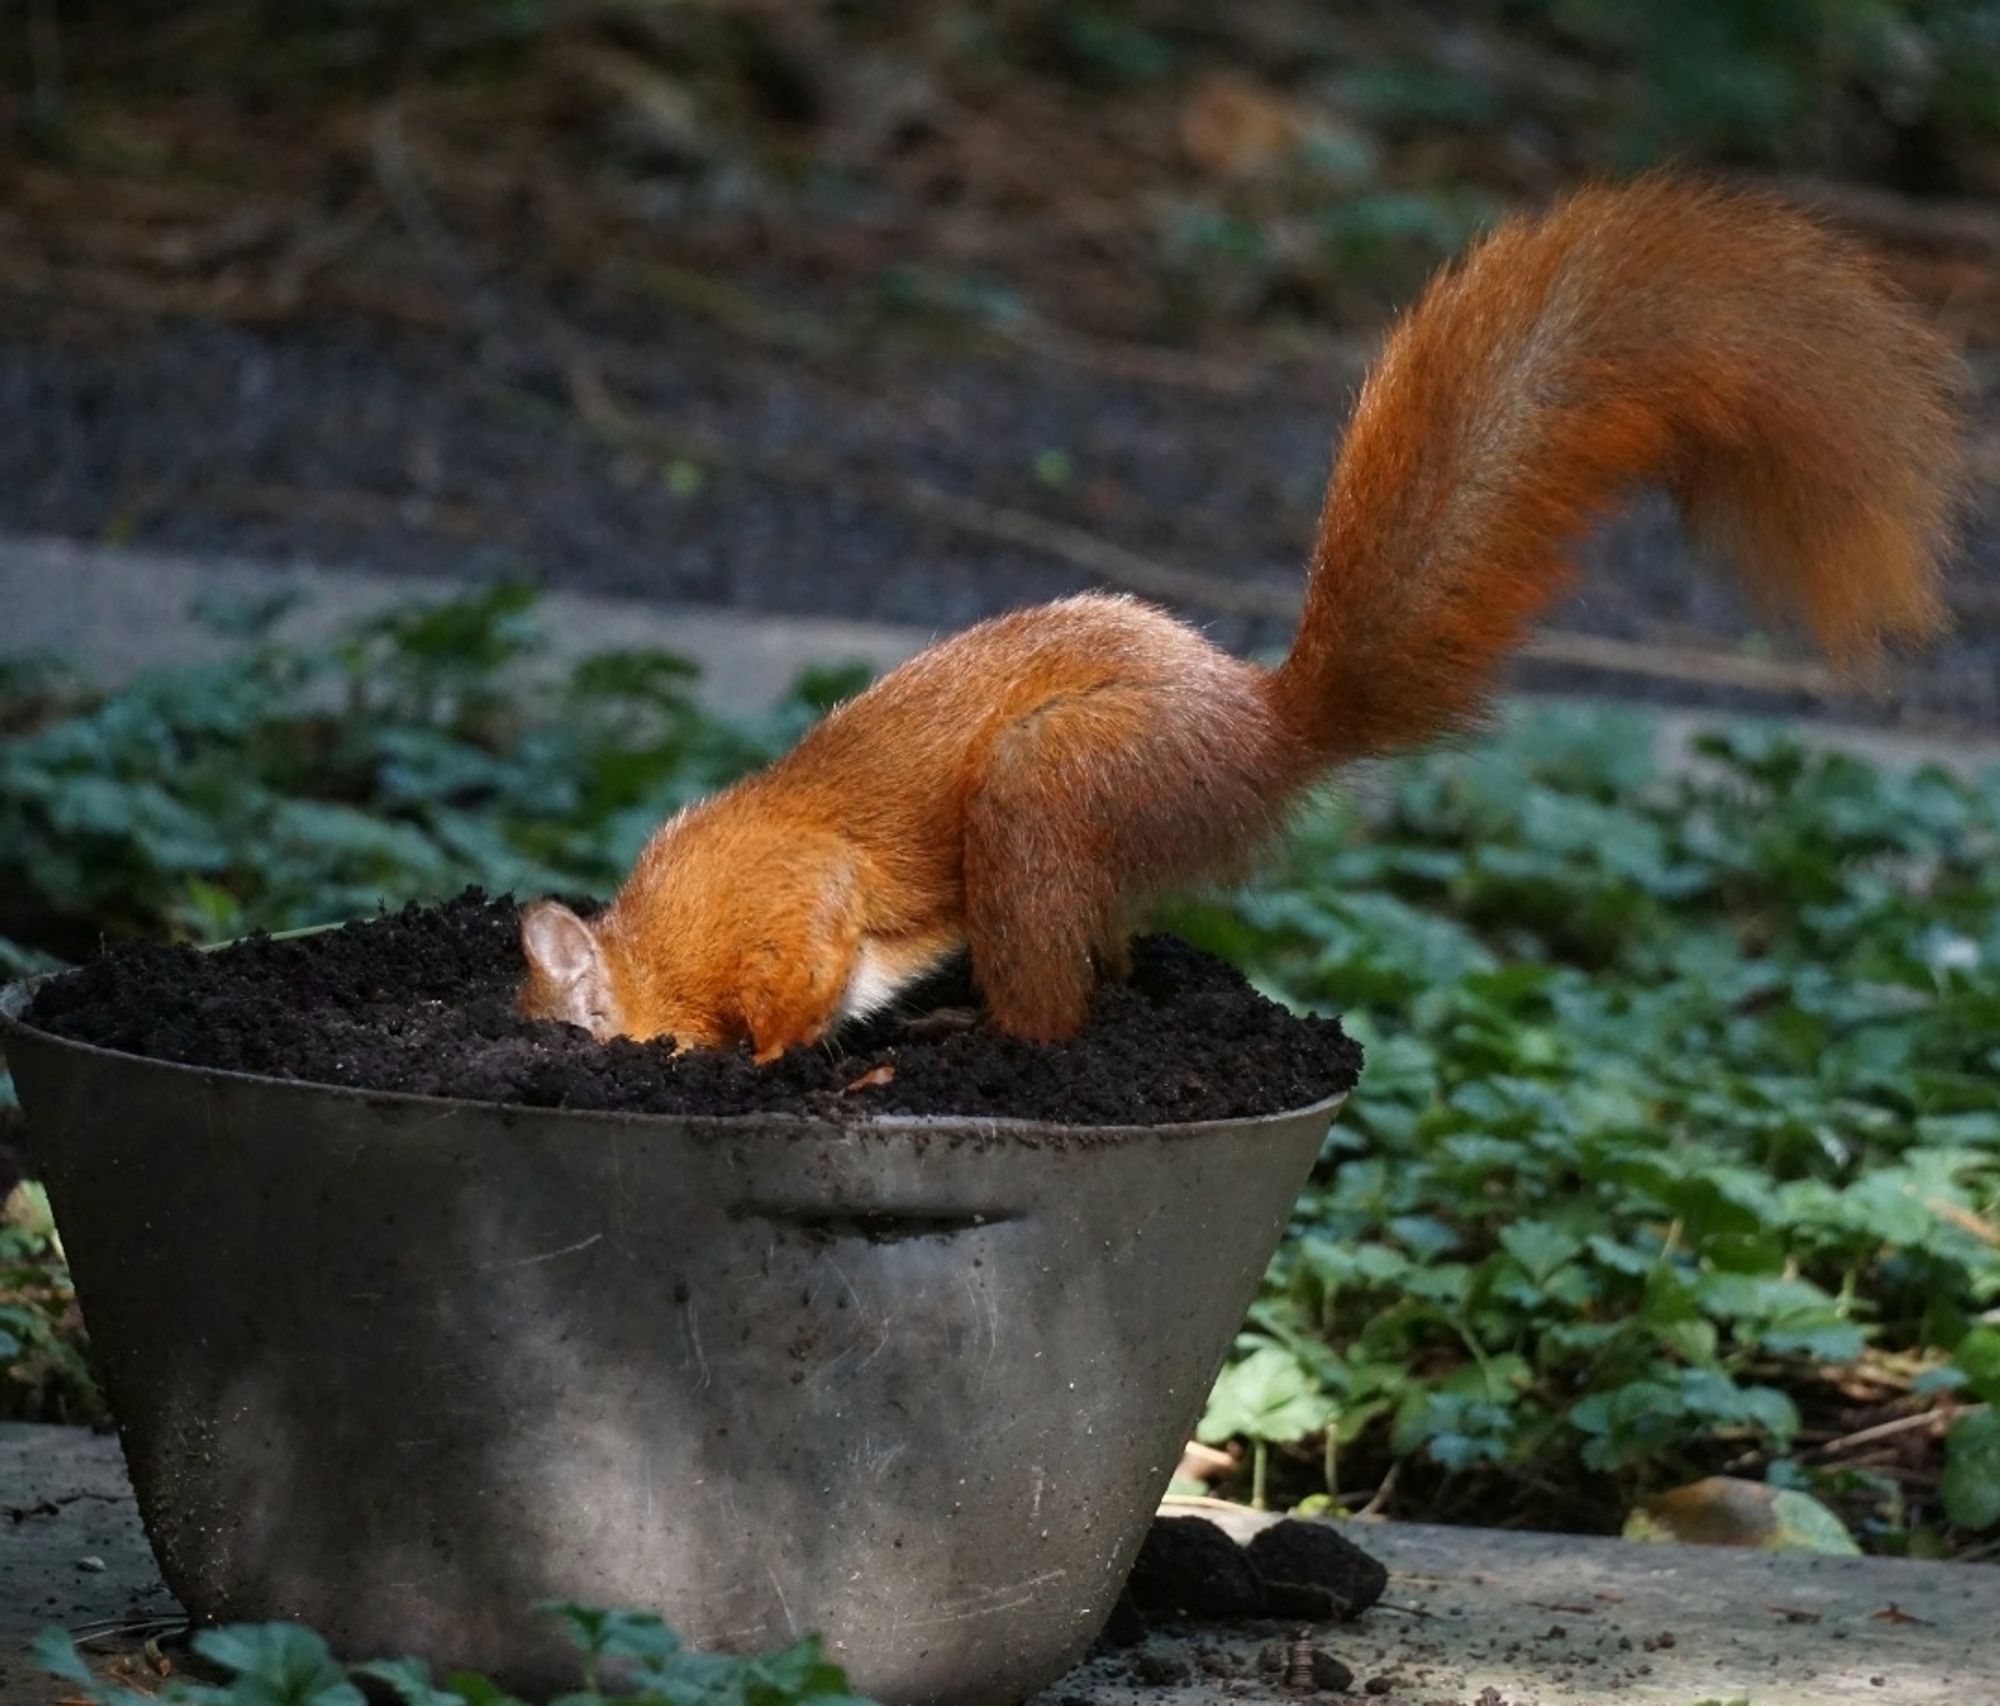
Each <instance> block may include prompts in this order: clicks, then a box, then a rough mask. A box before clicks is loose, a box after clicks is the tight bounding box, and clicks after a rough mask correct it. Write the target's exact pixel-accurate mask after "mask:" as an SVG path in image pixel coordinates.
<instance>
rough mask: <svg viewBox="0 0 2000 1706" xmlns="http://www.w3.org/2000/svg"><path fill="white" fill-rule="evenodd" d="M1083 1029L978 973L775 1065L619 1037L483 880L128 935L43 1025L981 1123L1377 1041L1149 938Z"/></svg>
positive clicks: (1224, 1087)
mask: <svg viewBox="0 0 2000 1706" xmlns="http://www.w3.org/2000/svg"><path fill="white" fill-rule="evenodd" d="M1133 961H1134V964H1133V971H1132V975H1131V977H1130V978H1129V979H1128V980H1127V981H1125V982H1123V983H1118V984H1111V985H1107V986H1106V987H1105V988H1104V989H1102V990H1101V991H1100V992H1099V994H1098V996H1097V999H1096V1001H1095V1002H1094V1003H1093V1005H1092V1008H1091V1013H1090V1018H1089V1020H1088V1022H1087V1023H1086V1024H1085V1027H1084V1029H1083V1031H1082V1032H1081V1033H1080V1034H1079V1035H1078V1036H1076V1037H1075V1038H1073V1039H1071V1040H1070V1041H1068V1042H1064V1043H1057V1044H1040V1043H1028V1042H1023V1041H1021V1040H1020V1039H1018V1038H1013V1037H1007V1036H1003V1035H1001V1034H999V1033H998V1032H996V1031H995V1030H993V1029H992V1028H991V1027H990V1026H988V1025H986V1024H984V1023H983V1022H974V1023H972V1024H970V1025H969V1026H965V1027H961V1028H949V1029H942V1030H940V1029H936V1028H934V1027H929V1026H926V1025H925V1024H923V1023H922V1021H923V1020H924V1019H925V1017H926V1016H929V1015H935V1014H938V1013H940V1012H944V1011H948V1010H953V1009H964V1008H969V1007H972V1006H974V1005H975V1001H976V998H975V996H974V992H973V990H972V986H971V981H970V976H969V973H968V971H967V970H966V968H965V967H964V965H963V964H959V965H956V966H953V967H950V968H948V969H947V970H945V971H943V972H941V973H939V974H938V975H937V976H935V977H933V978H931V979H929V980H928V981H927V982H925V983H924V984H923V985H921V986H919V987H918V988H917V989H915V990H913V991H912V992H911V993H910V994H909V995H907V996H906V997H905V998H904V999H903V1000H902V1001H900V1002H899V1003H898V1004H897V1006H896V1009H895V1011H893V1012H890V1013H887V1014H884V1015H881V1016H879V1017H876V1018H873V1019H870V1020H868V1021H866V1022H863V1023H858V1024H855V1025H852V1026H850V1027H848V1028H847V1029H846V1030H844V1031H843V1032H841V1033H840V1034H839V1036H838V1037H836V1038H835V1039H834V1040H833V1041H832V1042H831V1043H830V1044H822V1045H819V1046H817V1047H812V1048H799V1049H794V1050H792V1051H791V1052H790V1053H789V1054H787V1055H786V1056H785V1057H784V1058H783V1059H781V1060H779V1061H777V1062H775V1063H773V1064H772V1065H769V1066H756V1065H753V1064H752V1063H751V1061H750V1058H749V1055H748V1053H747V1052H741V1051H739V1052H732V1053H705V1054H683V1055H675V1054H674V1053H673V1051H672V1048H671V1045H670V1044H669V1043H667V1042H665V1041H660V1042H653V1043H631V1042H624V1041H615V1042H611V1043H608V1044H599V1043H597V1042H595V1041H593V1040H592V1039H591V1038H590V1037H589V1036H587V1035H586V1034H585V1033H583V1032H582V1031H578V1030H574V1029H572V1028H570V1027H568V1026H565V1025H560V1024H551V1023H546V1022H539V1021H533V1020H529V1019H524V1018H522V1017H521V1016H520V1015H519V1014H517V1013H516V1012H515V1011H514V1008H513V994H514V989H515V986H516V984H517V983H518V981H519V978H520V973H521V959H520V949H519V945H518V936H517V909H516V907H515V904H514V902H513V901H512V900H511V899H506V898H502V899H489V898H488V897H487V896H485V895H483V894H481V893H480V892H479V891H478V890H476V889H468V890H467V891H466V892H465V893H464V894H462V895H460V896H459V897H457V898H456V899H455V900H450V901H446V902H444V903H443V904H441V905H435V906H410V907H406V908H404V909H403V910H402V911H401V912H399V913H395V914H393V915H389V916H385V917H382V918H378V919H373V920H369V921H367V922H361V923H353V924H348V925H344V926H342V927H340V928H339V929H335V930H329V931H325V932H321V933H318V934H314V935H309V936H304V937H298V938H293V939H289V940H278V939H273V938H268V937H256V938H252V939H251V940H249V941H246V942H243V943H239V944H236V945H234V946H231V947H227V948H222V949H218V950H215V951H213V952H207V953H204V952H201V951H199V950H196V949H193V948H189V947H180V946H160V945H145V946H139V947H130V948H124V949H120V950H117V951H115V952H113V953H110V954H107V955H106V956H105V957H104V958H102V959H100V960H98V961H96V962H94V963H92V964H90V965H87V966H83V967H81V968H79V969H77V970H75V971H72V972H68V973H65V974H63V975H62V976H60V977H57V978H56V979H54V980H53V981H51V982H50V983H49V984H47V985H46V986H45V987H44V988H43V989H42V990H41V991H40V992H39V993H38V995H37V997H36V999H35V1001H34V1003H33V1005H32V1006H31V1007H30V1008H29V1010H28V1013H27V1020H28V1022H29V1023H30V1024H31V1025H33V1026H34V1027H36V1028H37V1029H40V1030H44V1031H48V1032H50V1033H51V1034H53V1035H56V1036H59V1037H64V1038H68V1039H70V1040H73V1041H76V1042H82V1043H89V1044H93V1045H95V1046H97V1047H100V1048H107V1049H112V1050H116V1051H118V1052H121V1053H127V1054H136V1055H142V1056H145V1057H147V1058H150V1059H156V1060H167V1061H175V1062H178V1063H181V1064H184V1065H189V1066H201V1067H211V1068H220V1069H223V1070H228V1071H235V1072H250V1073H257V1074H261V1075H265V1076H271V1077H279V1078H291V1079H297V1080H301V1081H304V1082H307V1083H315V1084H328V1085H337V1086H340V1087H343V1088H349V1089H363V1090H375V1091H387V1092H397V1093H404V1094H414V1095H426V1096H445V1097H457V1098H464V1099H468V1100H473V1101H480V1102H493V1103H508V1104H516V1105H521V1106H527V1107H541V1108H551V1107H553V1108H573V1109H589V1110H599V1111H604V1110H615V1111H622V1112H633V1113H649V1114H667V1115H703V1114H748V1113H774V1112H791V1113H800V1114H813V1115H817V1116H820V1117H822V1118H824V1117H827V1116H834V1117H839V1118H848V1119H851V1118H857V1117H859V1118H866V1117H868V1116H871V1115H875V1114H899V1115H911V1114H915V1115H966V1116H979V1117H988V1118H1002V1119H1023V1120H1038V1121H1049V1122H1056V1123H1061V1124H1064V1125H1071V1126H1151V1125H1173V1124H1182V1123H1193V1122H1198V1121H1205V1120H1220V1119H1240V1118H1246V1117H1254V1116H1257V1115H1262V1114H1271V1113H1278V1112H1282V1111H1285V1110H1288V1109H1292V1108H1299V1107H1304V1106H1307V1105H1309V1104H1312V1103H1315V1102H1319V1101H1322V1100H1324V1099H1326V1098H1327V1097H1330V1096H1334V1095H1337V1094H1341V1093H1343V1092H1345V1091H1347V1090H1348V1089H1350V1088H1352V1086H1353V1084H1354V1081H1355V1078H1356V1076H1357V1075H1358V1073H1359V1071H1360V1066H1361V1050H1360V1048H1359V1046H1358V1045H1357V1044H1355V1043H1354V1042H1353V1041H1352V1039H1350V1038H1349V1037H1348V1036H1347V1035H1346V1034H1345V1033H1344V1032H1343V1031H1342V1030H1341V1028H1340V1024H1339V1022H1338V1021H1337V1020H1334V1019H1327V1018H1312V1017H1302V1016H1298V1015H1294V1014H1292V1013H1290V1012H1288V1011H1287V1010H1286V1009H1284V1008H1283V1007H1281V1006H1279V1005H1278V1004H1277V1003H1275V1002H1273V1001H1270V1000H1268V999H1266V998H1265V997H1264V996H1262V995H1260V994H1258V993H1257V991H1255V990H1254V989H1252V988H1251V987H1250V985H1249V984H1248V983H1247V982H1246V981H1245V979H1244V978H1243V976H1242V974H1241V973H1239V972H1237V971H1236V970H1234V969H1233V968H1232V967H1230V966H1228V965H1226V964H1225V963H1224V962H1222V961H1221V960H1218V959H1215V958H1214V957H1213V956H1211V955H1208V954H1204V953H1201V952H1200V951H1198V950H1196V949H1194V948H1191V947H1189V946H1188V945H1187V944H1185V943H1183V942H1180V941H1178V940H1176V939H1174V938H1172V937H1169V936H1148V937H1142V938H1140V939H1139V940H1138V941H1137V942H1136V943H1135V944H1134V954H1133Z"/></svg>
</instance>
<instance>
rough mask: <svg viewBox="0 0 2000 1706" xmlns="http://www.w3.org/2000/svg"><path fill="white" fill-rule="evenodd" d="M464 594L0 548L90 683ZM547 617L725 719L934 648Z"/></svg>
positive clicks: (1985, 747) (1683, 728) (772, 623)
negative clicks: (258, 606) (283, 613)
mask: <svg viewBox="0 0 2000 1706" xmlns="http://www.w3.org/2000/svg"><path fill="white" fill-rule="evenodd" d="M469 584H470V583H467V582H463V581H445V580H423V579H417V578H413V577H408V576H391V575H367V574H356V573H352V572H348V571H345V570H339V571H336V570H330V569H323V568H318V567H315V566H313V565H311V564H286V563H270V562H256V561H249V560H244V559H215V560H208V559H200V560H197V559H194V558H187V557H175V556H167V555H161V554H157V553H153V552H142V551H129V550H124V549H119V548H113V547H107V546H96V545H83V544H78V543H76V542H74V541H72V540H66V539H23V538H8V537H4V536H0V657H5V656H8V655H14V656H21V655H26V654H31V653H35V652H53V653H56V654H58V655H60V656H62V657H64V658H66V659H68V660H69V661H71V662H72V663H74V664H75V665H76V666H77V667H78V668H80V669H81V670H83V672H84V673H85V674H87V675H89V676H92V677H93V678H96V679H100V680H105V681H114V680H117V679H120V678H121V677H123V676H126V675H129V674H131V673H132V672H133V671H135V670H138V669H142V668H146V667H150V666H154V665H160V664H172V663H185V662H193V661H196V660H199V659H203V658H212V657H215V656H218V655H220V654H221V653H222V652H223V651H224V650H225V649H226V647H225V643H224V642H222V641H220V640H218V639H217V638H216V637H215V636H214V635H213V634H212V633H210V632H209V631H208V630H206V629H205V628H203V627H202V625H201V624H200V623H199V622H197V621H196V620H195V619H194V617H193V615H192V614H191V607H192V606H193V604H194V602H195V600H196V599H197V598H199V597H203V596H208V597H215V596H221V597H233V598H244V599H250V598H258V597H267V596H269V595H270V594H271V593H272V592H273V591H275V590H278V589H280V588H285V587H289V588H293V589H295V590H296V591H298V592H299V594H300V595H301V604H300V607H299V608H298V609H297V610H296V611H294V612H293V613H292V614H291V615H290V616H288V617H287V618H286V619H285V620H284V622H283V623H281V624H280V626H279V630H278V631H279V633H280V634H281V635H284V636H286V637H288V638H292V639H299V640H309V639H315V638H324V637H326V636H327V635H329V634H331V633H333V632H335V631H336V630H338V629H340V628H341V627H343V626H345V625H346V624H348V623H350V622H352V621H355V620H356V619H358V618H361V617H365V616H368V615H371V614H373V613H375V612H377V611H380V610H384V609H387V608H389V607H391V606H393V605H397V604H402V603H407V602H409V601H410V600H412V599H443V598H449V597H452V596H455V595H459V594H463V593H464V592H465V591H466V590H467V587H468V585H469ZM540 608H541V622H542V627H543V629H544V631H545V632H546V634H547V635H548V639H549V650H548V653H547V655H546V657H545V659H544V663H545V664H546V665H561V664H563V663H566V662H568V661H570V660H573V659H575V658H578V657H581V656H584V655H586V654H588V653H590V652H595V651H602V650H605V649H607V648H609V647H616V646H641V647H658V648H661V649H664V650H667V651H672V652H677V653H679V654H680V655H682V656H684V657H687V658H689V659H691V660H692V661H694V662H696V663H698V664H700V665H701V666H702V674H701V678H700V680H699V682H698V683H697V684H696V690H695V691H696V697H697V698H698V699H700V700H701V702H702V703H704V704H705V705H707V706H708V707H709V708H710V709H712V710H715V711H718V712H720V713H722V714H724V715H748V714H753V713H755V712H758V711H761V710H763V709H765V708H767V707H768V706H769V705H770V704H771V702H772V701H773V700H775V699H777V698H778V697H779V696H780V695H781V694H782V693H783V692H784V691H785V689H786V688H788V687H789V686H790V685H791V684H792V682H793V681H794V680H795V679H796V678H797V677H798V675H799V673H800V672H801V671H802V670H804V669H806V668H807V667H809V666H810V665H813V664H835V663H865V664H867V665H869V666H870V667H872V668H874V669H876V670H884V669H889V668H892V667H894V666H895V665H896V664H898V663H901V662H902V661H903V660H904V659H905V658H907V657H910V656H911V655H912V654H914V653H915V652H918V651H920V650H921V649H922V648H923V647H924V646H926V645H928V644H929V643H930V642H931V640H932V639H934V638H935V637H936V636H935V635H933V634H930V633H928V632H926V631H924V630H922V629H918V628H907V627H893V626H889V625H887V624H882V623H872V622H843V621H837V620H833V619H831V618H823V617H806V616H782V615H767V614H762V613H759V612H755V611H737V610H716V609H679V608H674V607H671V606H665V605H658V604H651V603H647V602H645V601H644V600H640V599H627V598H605V597H599V596H595V595H592V594H587V593H570V592H549V593H545V594H544V595H543V597H542V601H541V607H540ZM1649 709H1650V710H1651V712H1652V714H1653V716H1654V717H1655V719H1656V726H1657V728H1658V731H1659V739H1660V742H1661V753H1662V758H1663V761H1664V762H1666V763H1668V764H1685V763H1688V762H1692V760H1691V758H1690V754H1689V751H1688V748H1689V743H1690V742H1691V740H1692V739H1693V736H1694V734H1695V733H1696V732H1697V731H1699V730H1700V729H1703V728H1709V727H1713V726H1714V725H1715V723H1716V722H1717V721H1718V720H1728V719H1719V718H1718V717H1716V716H1713V715H1701V714H1691V713H1687V712H1682V711H1676V710H1662V709H1659V708H1657V707H1649ZM1790 726H1792V727H1793V728H1795V729H1796V730H1797V731H1798V732H1799V733H1800V734H1802V735H1803V736H1804V737H1806V738H1808V739H1810V740H1812V741H1814V742H1817V743H1819V744H1821V745H1824V746H1827V747H1830V748H1833V749H1836V750H1839V751H1844V752H1851V753H1853V754H1854V755H1855V756H1857V757H1861V758H1867V759H1870V760H1873V761H1875V762H1877V763H1885V764H1915V763H1938V764H1943V765H1945V766H1946V767H1948V768H1950V769H1952V770H1955V771H1958V772H1960V773H1961V774H1971V773H1974V772H1977V771H1979V770H1982V769H1986V768H1989V767H1995V766H2000V734H1984V735H1982V734H1975V733H1972V732H1964V733H1954V734H1928V735H1915V734H1908V733H1904V732H1902V731H1899V730H1889V729H1878V728H1866V727H1860V726H1852V725H1841V724H1832V723H1820V722H1815V723H1804V724H1798V723H1795V724H1792V725H1790Z"/></svg>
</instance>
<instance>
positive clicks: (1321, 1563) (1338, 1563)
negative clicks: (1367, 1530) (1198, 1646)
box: [1114, 1516, 1389, 1628]
mask: <svg viewBox="0 0 2000 1706" xmlns="http://www.w3.org/2000/svg"><path fill="white" fill-rule="evenodd" d="M1388 1585H1389V1572H1388V1571H1387V1570H1385V1569H1384V1568H1383V1567H1382V1566H1381V1565H1380V1564H1379V1563H1377V1562H1376V1561H1375V1560H1374V1559H1373V1558H1371V1557H1369V1556H1368V1554H1367V1553H1366V1552H1364V1551H1362V1550H1361V1548H1360V1547H1358V1546H1356V1545H1355V1544H1354V1542H1353V1541H1351V1540H1349V1539H1347V1538H1346V1537H1345V1536H1344V1535H1342V1534H1341V1533H1340V1532H1339V1531H1338V1530H1337V1529H1334V1528H1331V1527H1329V1526H1327V1525H1326V1524H1325V1523H1317V1522H1294V1521H1286V1522H1280V1523H1275V1524H1273V1525H1272V1526H1271V1527H1270V1528H1267V1529H1265V1530H1264V1531H1263V1532H1262V1533H1260V1534H1258V1535H1257V1536H1256V1537H1255V1538H1254V1539H1253V1540H1252V1541H1251V1542H1250V1544H1249V1546H1247V1547H1243V1546H1239V1545H1237V1543H1236V1542H1235V1541H1234V1540H1232V1539H1230V1537H1229V1536H1228V1535H1227V1534H1225V1533H1224V1532H1223V1531H1222V1529H1220V1528H1219V1527H1217V1526H1216V1525H1215V1524H1214V1523H1212V1522H1210V1521H1208V1520H1207V1519H1206V1518H1205V1517H1198V1516H1168V1517H1160V1518H1158V1519H1157V1520H1156V1521H1155V1522H1154V1523H1153V1526H1152V1527H1151V1529H1149V1530H1148V1531H1147V1534H1146V1540H1145V1544H1144V1545H1142V1546H1141V1547H1140V1548H1139V1556H1138V1558H1137V1560H1136V1561H1135V1562H1134V1563H1133V1566H1132V1574H1131V1577H1130V1578H1129V1580H1128V1581H1127V1582H1126V1584H1125V1596H1124V1599H1123V1600H1122V1601H1121V1604H1120V1610H1121V1611H1122V1612H1123V1613H1124V1614H1125V1615H1124V1618H1123V1622H1124V1623H1125V1624H1126V1626H1127V1627H1128V1628H1129V1626H1130V1625H1131V1624H1132V1622H1133V1620H1134V1614H1136V1618H1137V1619H1138V1620H1141V1621H1143V1622H1146V1623H1160V1622H1178V1621H1182V1620H1186V1619H1193V1620H1200V1621H1220V1620H1227V1619H1231V1618H1242V1617H1282V1618H1288V1619H1305V1620H1308V1621H1315V1622H1345V1621H1346V1620H1347V1619H1348V1618H1350V1617H1358V1616H1359V1615H1360V1614H1361V1613H1362V1612H1364V1611H1366V1610H1367V1609H1368V1608H1369V1607H1370V1606H1371V1605H1373V1604H1374V1603H1375V1602H1376V1601H1377V1600H1378V1599H1380V1598H1381V1597H1382V1594H1383V1592H1384V1591H1385V1590H1386V1589H1387V1587H1388ZM1116 1621H1119V1620H1117V1619H1114V1622H1116Z"/></svg>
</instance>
